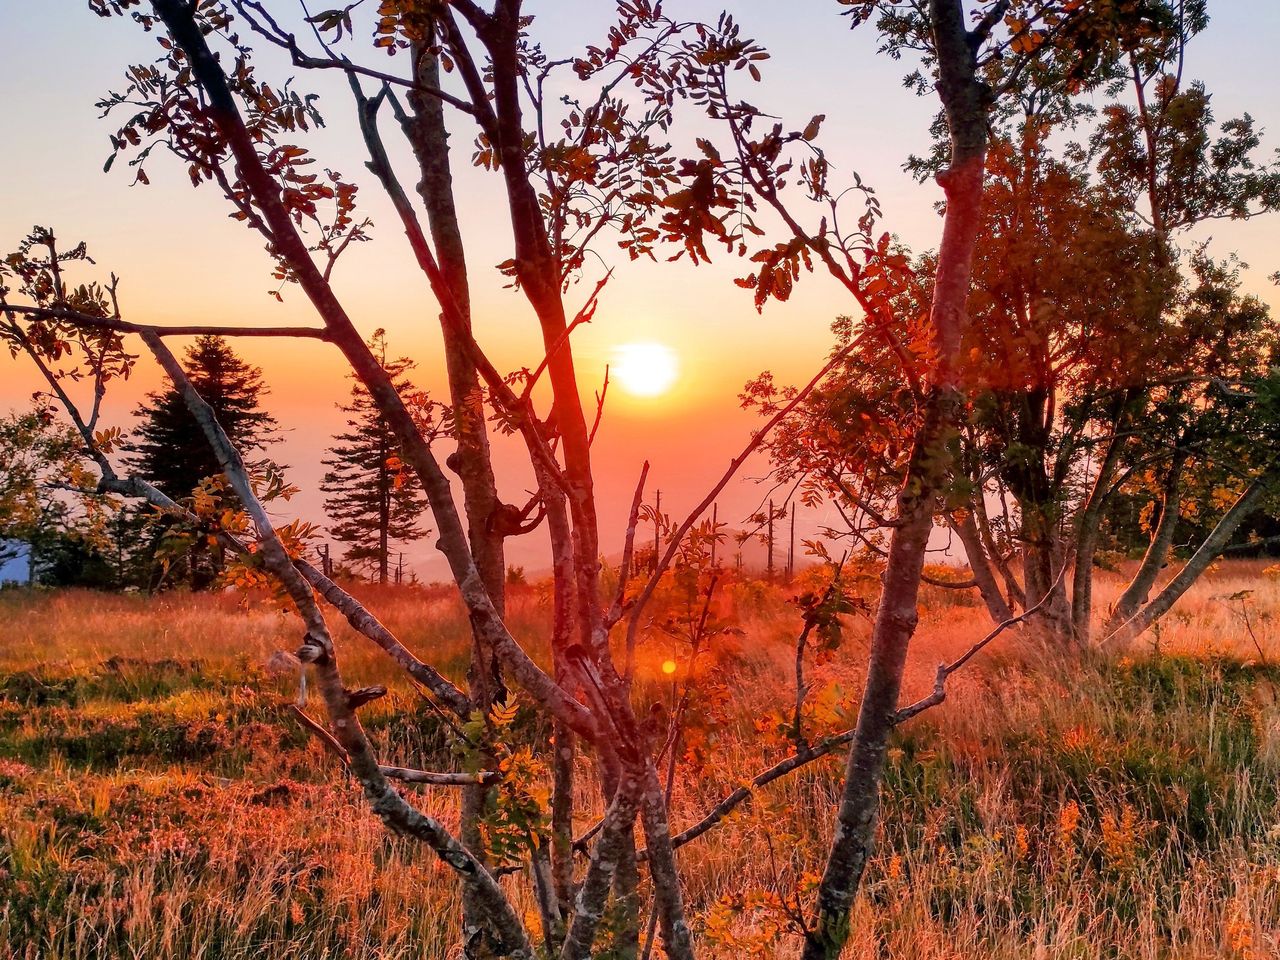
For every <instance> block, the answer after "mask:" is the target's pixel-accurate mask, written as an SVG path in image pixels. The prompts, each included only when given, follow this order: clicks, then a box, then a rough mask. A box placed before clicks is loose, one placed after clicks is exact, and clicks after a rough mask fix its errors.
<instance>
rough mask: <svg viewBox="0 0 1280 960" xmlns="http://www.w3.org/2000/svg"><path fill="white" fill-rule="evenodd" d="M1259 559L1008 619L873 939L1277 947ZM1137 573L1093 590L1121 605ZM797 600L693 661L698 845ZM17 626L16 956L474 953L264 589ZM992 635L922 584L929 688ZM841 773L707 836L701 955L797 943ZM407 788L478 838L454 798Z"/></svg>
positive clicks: (759, 752)
mask: <svg viewBox="0 0 1280 960" xmlns="http://www.w3.org/2000/svg"><path fill="white" fill-rule="evenodd" d="M1264 566H1265V565H1264V564H1262V563H1258V562H1244V561H1240V562H1235V563H1224V564H1220V565H1219V566H1218V567H1217V568H1216V569H1215V570H1214V571H1213V572H1212V573H1211V574H1209V575H1208V576H1207V577H1205V578H1204V579H1202V581H1201V582H1200V583H1199V584H1198V585H1197V586H1196V587H1195V589H1194V590H1193V591H1192V593H1191V594H1189V595H1188V596H1187V597H1186V598H1184V600H1183V602H1182V603H1181V604H1180V606H1179V607H1177V608H1175V610H1174V612H1173V613H1172V614H1171V615H1170V616H1169V617H1168V618H1166V620H1165V621H1164V622H1163V624H1162V625H1161V627H1160V630H1159V631H1158V632H1156V633H1153V634H1149V635H1148V636H1146V637H1144V638H1143V639H1142V640H1141V641H1139V643H1138V644H1137V645H1135V646H1134V647H1133V648H1132V649H1130V650H1127V651H1123V652H1117V653H1115V654H1111V655H1107V656H1101V655H1099V656H1091V657H1089V658H1087V659H1086V660H1084V661H1080V660H1072V661H1068V660H1064V659H1062V658H1059V657H1055V656H1053V655H1051V654H1047V653H1046V651H1044V650H1043V649H1040V648H1039V647H1037V646H1035V645H1033V643H1032V642H1031V641H1029V640H1027V639H1025V638H1020V637H1018V636H1015V635H1013V634H1009V635H1006V636H1004V637H1002V638H1001V639H1000V640H999V641H997V643H996V644H994V645H993V646H992V647H991V648H989V649H988V651H987V652H985V653H984V654H983V655H982V656H981V657H980V658H979V659H978V660H977V661H975V662H974V664H973V665H972V667H971V668H969V669H967V670H966V671H964V672H962V673H960V674H957V676H956V678H955V681H954V682H953V684H952V686H951V689H950V696H949V699H948V700H947V702H946V703H945V704H943V705H942V706H940V707H938V708H936V709H934V710H932V711H930V712H928V713H926V714H924V715H922V716H920V717H919V718H917V719H915V720H914V721H912V722H911V723H909V724H907V725H906V726H905V727H904V728H903V729H902V731H901V732H900V735H899V736H898V737H897V739H896V741H895V745H894V748H893V750H892V752H891V757H890V763H889V770H888V779H887V784H886V791H885V797H884V806H883V815H882V820H881V837H880V843H879V848H878V853H877V856H876V858H875V860H874V862H873V864H872V866H871V868H870V873H869V875H868V879H867V882H866V884H865V887H864V892H863V894H862V896H861V897H860V900H859V904H858V908H857V911H856V915H855V918H854V925H853V926H854V933H853V938H852V941H851V945H850V949H849V952H848V955H849V956H852V957H857V958H864V957H865V958H871V957H876V958H881V957H883V958H897V957H902V958H919V960H944V958H955V960H959V958H966V960H968V958H979V957H982V958H993V960H1015V958H1018V960H1022V958H1035V960H1042V958H1043V960H1095V958H1096V960H1103V958H1108V960H1110V958H1126V960H1127V958H1133V960H1139V958H1141V960H1166V958H1168V960H1172V958H1180V960H1182V958H1185V960H1191V958H1238V960H1246V958H1249V960H1263V958H1274V957H1277V956H1280V703H1278V701H1280V638H1278V637H1277V630H1276V623H1277V620H1278V619H1280V578H1277V577H1276V576H1274V574H1266V573H1264V572H1263V567H1264ZM1115 590H1116V587H1115V585H1114V584H1112V583H1110V582H1104V583H1103V584H1100V586H1099V593H1100V596H1099V600H1100V603H1099V607H1100V608H1103V609H1105V607H1106V604H1107V603H1108V602H1109V601H1110V599H1112V596H1111V594H1112V593H1114V592H1115ZM791 592H793V591H789V590H788V589H787V588H785V587H777V586H767V585H764V584H760V583H754V582H749V581H743V582H740V583H737V584H735V585H734V586H733V588H732V589H731V590H729V591H728V592H727V594H726V597H725V600H724V603H725V605H726V610H725V611H724V614H725V616H726V617H730V618H732V619H733V620H734V621H735V622H736V623H737V624H738V626H739V627H740V628H741V634H740V635H737V636H735V637H734V638H733V639H732V642H729V641H726V643H725V645H724V646H725V648H724V649H723V650H722V651H720V652H719V653H718V654H717V659H716V662H715V664H714V665H713V667H709V668H708V672H707V673H706V674H705V676H700V677H699V678H698V682H699V683H700V684H701V683H703V682H705V686H706V689H707V690H708V691H713V692H714V693H715V695H714V696H713V695H711V694H708V697H707V701H708V706H707V710H708V711H709V715H713V716H714V718H715V719H714V722H710V721H708V722H707V723H706V724H705V725H704V726H703V727H701V728H700V729H699V731H698V733H697V735H696V737H694V736H692V735H691V738H690V744H691V746H690V758H689V761H688V763H687V764H686V765H685V766H684V767H682V775H681V776H678V777H677V780H676V788H675V791H674V794H673V797H672V818H673V821H674V823H675V826H676V827H677V829H679V828H681V827H683V826H685V825H688V824H689V823H692V822H694V821H695V820H697V819H698V818H700V817H701V815H702V813H703V812H704V811H705V810H706V809H707V808H709V807H710V806H711V805H713V804H714V803H715V802H716V800H718V799H719V798H720V797H722V796H724V795H725V794H726V793H727V792H729V791H731V790H732V789H733V788H734V787H735V786H736V785H737V784H738V783H739V782H740V781H741V780H743V779H744V778H745V777H747V776H749V775H751V774H752V773H754V772H756V771H758V770H761V769H763V768H764V767H766V766H768V765H769V764H770V763H772V762H773V761H775V760H776V759H778V758H779V757H780V756H782V755H783V754H784V752H785V751H786V745H785V743H784V742H780V741H779V740H778V738H772V739H771V738H770V737H769V736H768V728H769V727H770V724H771V723H773V720H771V718H774V717H784V716H785V715H786V711H787V709H788V707H787V705H788V703H789V701H790V698H791V695H792V686H791V684H792V678H791V670H792V662H793V657H794V650H793V646H792V644H793V643H794V638H795V634H796V631H797V628H798V616H797V612H796V610H795V608H794V606H792V605H790V604H788V603H787V602H786V600H787V597H788V596H789V595H790V593H791ZM364 593H365V594H367V595H369V598H370V599H371V602H372V605H373V607H374V608H375V609H377V610H378V611H379V613H380V615H382V616H383V618H384V619H385V620H386V621H387V622H388V624H389V625H390V626H392V627H393V628H395V629H396V630H397V631H398V632H399V634H400V636H401V637H402V638H403V639H404V640H405V641H406V643H407V644H408V645H409V646H410V647H412V648H414V649H415V650H417V651H419V652H421V653H422V654H423V655H424V656H425V657H426V658H427V659H429V660H431V661H432V662H434V663H436V664H438V665H440V666H442V667H443V668H445V669H447V671H448V672H450V673H451V674H453V675H455V676H460V675H461V674H462V673H463V672H464V670H465V662H466V626H465V618H464V617H463V615H462V613H461V610H460V609H459V608H458V606H457V605H456V604H455V602H454V601H453V600H452V598H451V597H450V595H449V594H448V593H447V592H446V591H443V590H432V589H428V588H420V587H405V588H396V589H392V588H385V589H382V590H379V589H377V588H365V589H364ZM545 610H546V603H545V598H544V597H543V596H542V595H541V593H540V591H539V589H538V588H537V587H536V586H534V587H529V588H526V589H524V590H522V591H520V592H519V593H517V595H516V596H515V597H514V598H513V600H512V603H511V616H510V619H511V621H512V624H513V628H514V631H515V633H516V635H517V636H520V637H523V638H533V639H532V641H531V644H532V645H533V646H534V647H538V646H539V641H538V640H537V638H539V637H541V636H545V633H546V627H547V622H546V621H547V617H546V613H545ZM0 618H3V623H4V625H5V626H4V632H3V641H0V956H5V957H14V958H21V960H35V958H42V960H43V958H60V960H61V958H67V960H71V958H92V957H104V956H113V957H114V956H119V957H130V958H135V960H153V958H154V960H159V958H173V957H184V958H186V957H190V958H204V960H214V958H218V960H222V958H250V957H252V958H260V960H285V958H303V957H306V958H321V957H333V958H337V957H351V958H361V960H366V958H367V960H373V958H378V960H401V958H405V960H407V958H410V957H413V958H418V960H421V958H426V960H437V958H440V960H444V958H449V957H453V956H455V955H456V954H455V953H452V952H451V950H452V949H453V948H452V947H451V945H452V944H454V943H456V916H457V912H458V909H457V891H456V885H455V882H454V880H453V878H452V876H451V874H450V873H449V872H448V871H447V870H446V869H445V868H443V867H442V866H441V865H440V864H439V863H437V862H436V861H435V860H434V859H433V857H432V856H431V855H430V854H429V853H426V852H424V851H423V850H422V849H421V848H419V847H415V846H413V845H411V844H407V843H405V842H403V841H400V840H397V839H395V838H392V837H390V836H388V835H387V833H386V832H385V831H384V830H383V828H382V827H381V825H380V824H379V823H378V822H377V821H376V819H375V818H373V817H372V816H371V815H370V814H369V813H368V812H367V810H366V809H365V807H364V805H363V802H362V799H361V797H360V796H359V791H358V788H357V787H356V786H355V785H354V783H353V782H352V781H351V780H350V779H349V778H347V777H346V776H345V775H344V774H343V772H342V771H341V769H340V768H338V767H337V766H336V765H335V762H334V760H333V758H332V757H330V756H329V755H327V754H326V753H325V752H324V751H323V749H322V748H321V746H320V745H319V744H318V743H317V742H316V741H315V740H314V739H313V738H311V737H310V736H309V735H308V734H307V733H306V732H304V731H303V729H302V728H301V727H300V726H299V725H298V723H297V722H296V721H295V720H294V719H292V717H291V716H290V714H289V712H288V710H287V708H286V707H285V706H284V705H285V704H287V703H288V702H289V701H290V700H291V699H292V698H293V697H295V696H296V694H297V677H296V675H295V674H291V673H288V672H285V673H276V672H273V671H271V670H269V669H268V668H267V664H268V662H269V660H270V658H271V655H272V654H273V652H275V651H277V650H292V649H294V648H295V647H296V646H297V641H298V636H297V634H298V627H297V623H296V621H295V620H293V619H292V618H291V617H289V616H288V615H286V614H284V613H282V612H281V611H280V609H279V608H278V606H276V605H273V604H272V602H271V601H270V600H269V599H268V598H266V597H264V596H254V595H250V596H245V595H240V594H233V593H222V594H196V595H191V594H185V593H181V592H175V593H168V594H163V595H159V596H154V597H145V596H114V595H102V594H93V593H88V592H77V591H61V592H36V593H28V592H25V591H17V590H14V591H6V592H3V593H0ZM986 628H987V624H986V620H985V613H984V612H983V610H982V609H981V608H979V607H976V606H973V605H971V601H970V600H969V599H967V598H965V597H962V596H958V595H957V594H955V593H953V592H949V591H943V590H937V589H930V590H929V591H928V592H927V596H926V598H925V606H924V609H923V611H922V620H921V628H920V632H919V635H918V639H917V641H916V642H915V645H914V647H913V654H912V666H911V672H910V675H909V680H908V687H909V689H908V694H909V695H914V694H920V693H923V692H924V691H926V690H927V689H929V687H930V686H931V683H932V675H933V669H934V667H935V665H936V664H937V662H938V661H939V660H940V659H942V658H945V657H948V656H954V655H955V654H957V653H959V652H961V651H963V650H964V649H966V648H967V647H968V646H969V645H970V644H971V643H972V642H973V641H974V640H976V639H977V638H978V637H980V636H981V635H982V634H983V633H984V632H985V630H986ZM868 633H869V625H868V623H867V620H866V618H865V616H862V615H855V616H853V617H850V618H849V620H848V623H847V625H846V629H845V635H844V638H843V642H842V643H841V645H840V647H839V648H838V649H837V650H835V651H833V652H830V653H828V654H825V655H823V656H822V657H821V661H822V662H820V663H818V664H815V665H812V666H811V668H810V671H811V674H812V676H813V685H814V691H815V693H814V696H813V701H814V704H815V705H814V714H813V718H812V722H813V723H814V724H815V725H821V724H828V725H830V727H831V728H832V729H836V728H838V727H839V726H840V724H841V723H845V722H847V720H848V710H849V708H850V704H851V703H852V702H853V698H854V695H855V694H856V692H857V690H858V689H859V685H860V675H861V673H862V670H863V666H862V660H863V658H864V656H865V650H866V639H867V634H868ZM339 639H340V643H341V652H342V656H343V660H344V670H345V673H346V675H347V677H348V681H349V682H350V683H351V684H352V685H355V684H366V683H385V684H387V685H388V686H389V687H390V689H391V692H390V694H389V695H388V696H387V697H386V698H384V699H382V700H380V701H378V702H376V703H375V704H372V705H371V706H370V707H369V708H367V709H366V710H365V711H364V712H363V713H362V718H363V719H364V720H365V721H366V723H367V725H368V727H369V728H370V731H371V733H372V734H373V736H374V738H375V740H376V741H377V742H378V743H379V745H380V746H381V747H382V748H383V752H384V755H386V756H388V757H390V758H394V759H395V760H396V761H397V762H403V763H405V764H411V765H416V766H422V767H428V768H433V769H448V768H449V767H450V764H451V763H453V762H454V759H453V757H452V756H451V753H450V749H449V734H448V732H447V730H445V729H443V728H442V726H441V724H440V722H439V720H438V719H437V715H436V714H435V713H434V712H432V710H431V709H430V708H429V707H428V705H427V704H425V702H424V701H423V699H422V697H421V696H420V695H419V694H418V693H417V692H416V691H415V690H414V689H413V688H412V687H411V686H409V685H408V684H407V683H406V682H405V681H404V680H403V679H402V678H401V677H400V676H399V675H397V674H396V673H395V672H394V671H393V670H392V669H391V668H390V666H389V664H388V663H387V662H386V661H385V660H384V659H383V658H382V657H383V655H382V654H381V652H380V651H378V650H376V649H374V648H372V647H371V646H370V645H369V644H367V643H366V642H364V641H363V640H362V639H361V638H359V637H356V636H354V635H352V634H350V633H349V632H343V633H341V635H340V638H339ZM674 656H678V650H677V651H674V652H673V651H672V650H670V649H668V648H667V647H664V646H663V641H660V640H657V639H654V640H653V641H652V642H651V643H650V644H649V646H648V649H647V652H646V655H645V657H644V658H642V663H641V667H642V669H641V671H640V675H641V677H642V679H643V684H644V689H643V690H642V695H645V696H655V697H658V698H661V697H664V696H667V695H668V693H669V691H668V689H667V688H668V687H670V686H672V685H674V684H679V683H680V682H681V677H680V675H679V673H678V674H677V675H676V678H675V679H668V678H665V677H664V675H663V674H662V671H661V663H662V661H663V660H664V659H668V658H671V657H674ZM912 698H914V697H912ZM526 720H527V722H529V723H531V724H532V723H534V721H532V720H528V719H527V718H526ZM522 722H524V721H522ZM531 733H536V731H531ZM840 773H841V760H840V759H839V758H836V757H832V758H829V759H827V760H825V761H823V762H820V763H815V764H813V765H811V766H809V767H806V768H804V769H803V770H801V771H800V772H798V773H797V774H795V775H793V776H792V777H790V778H786V779H783V780H781V781H779V782H777V783H775V784H773V785H771V786H770V787H768V788H766V789H764V790H762V791H759V793H758V794H757V796H756V797H755V798H754V800H753V801H752V802H751V803H749V804H746V805H744V806H743V807H741V808H739V811H738V812H737V813H735V814H734V815H733V816H732V817H730V818H729V820H728V821H727V822H725V823H723V824H722V825H721V826H720V827H718V828H717V829H715V830H713V831H711V832H710V833H708V834H706V835H705V836H703V837H702V838H700V839H699V840H696V841H694V842H693V843H691V844H689V845H687V846H685V847H684V848H682V850H681V856H682V860H683V864H684V869H685V872H686V875H687V878H688V880H687V882H688V894H689V899H690V902H691V904H692V906H693V909H694V911H695V915H696V929H697V931H698V936H699V939H700V947H701V955H704V956H707V957H715V958H720V957H726V958H727V957H734V958H754V957H759V958H771V957H788V956H791V955H792V954H793V952H794V949H795V944H796V941H795V938H794V937H793V936H791V935H790V934H789V932H788V929H789V928H788V923H789V920H788V917H789V916H790V915H792V914H793V913H794V912H795V908H796V906H798V905H799V904H801V903H803V902H804V898H805V897H806V895H807V893H808V892H809V891H810V890H811V889H812V886H813V884H814V882H815V876H814V873H813V871H815V870H818V869H820V866H821V862H822V851H823V845H824V842H825V839H826V835H827V833H828V831H829V830H830V826H831V818H832V811H833V809H834V800H835V797H836V796H837V794H838V790H839V784H840ZM414 789H417V790H418V791H420V795H419V796H418V797H417V798H416V799H417V802H419V803H421V804H423V805H425V806H429V807H430V808H431V809H432V810H433V811H435V812H436V813H437V814H439V815H441V816H442V817H443V818H444V819H446V820H447V821H449V822H451V823H456V819H457V814H456V804H457V798H456V795H455V794H454V793H452V792H451V791H450V788H414ZM584 792H585V791H584ZM580 813H581V820H582V822H583V823H584V824H585V823H588V822H590V818H591V816H592V813H593V811H590V810H583V811H580Z"/></svg>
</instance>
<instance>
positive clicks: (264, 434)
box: [125, 336, 279, 589]
mask: <svg viewBox="0 0 1280 960" xmlns="http://www.w3.org/2000/svg"><path fill="white" fill-rule="evenodd" d="M184 367H185V368H186V371H187V375H188V376H189V377H190V378H191V382H192V383H193V384H194V385H195V387H196V389H197V390H198V391H199V393H200V395H201V396H202V397H203V398H204V399H205V401H206V402H207V403H208V404H209V406H211V407H212V408H213V411H214V413H215V414H216V415H217V418H218V423H220V424H221V425H222V428H223V430H225V431H226V433H227V436H228V437H230V438H231V440H232V441H233V442H234V443H235V444H236V446H237V447H239V448H240V449H241V450H242V451H244V452H245V453H246V454H250V453H252V452H255V451H261V450H262V449H263V448H264V447H265V446H266V445H267V444H268V443H270V442H271V441H272V440H273V439H275V437H276V436H277V429H276V420H275V418H274V417H272V416H271V415H270V414H269V413H267V412H265V411H264V410H263V409H262V408H261V402H262V399H263V398H264V397H265V396H266V395H267V394H268V393H269V392H270V391H269V390H268V389H267V386H266V384H265V383H264V382H263V378H262V370H261V368H259V367H255V366H253V365H251V364H249V363H246V362H245V361H244V360H243V359H241V358H240V357H239V356H238V355H237V354H236V352H235V351H234V350H233V349H232V348H231V345H230V344H229V343H228V342H227V341H226V339H224V338H223V337H217V336H202V337H199V338H197V339H196V341H195V343H193V344H192V345H191V346H190V347H189V348H188V349H187V352H186V361H185V363H184ZM134 416H135V417H137V418H138V419H139V424H138V427H137V429H136V431H135V432H134V436H133V438H132V439H131V441H130V442H129V443H128V444H127V445H126V446H125V449H126V450H127V451H128V452H129V454H130V457H129V459H128V461H127V462H128V464H129V466H130V467H131V468H132V469H133V470H135V471H136V472H137V473H138V475H139V476H142V477H145V478H146V479H147V480H149V481H150V482H151V483H153V484H155V485H156V486H157V487H159V488H160V489H161V490H162V491H164V492H165V493H167V494H168V495H169V496H171V497H173V498H174V499H177V500H181V499H183V498H185V497H190V496H191V495H192V493H193V491H194V490H195V489H196V487H198V486H200V484H201V481H203V480H205V479H206V478H207V477H221V475H222V469H221V467H220V466H219V465H218V461H217V459H216V458H215V456H214V453H213V450H212V448H211V447H210V446H209V443H208V441H207V440H206V439H205V436H204V431H203V430H202V429H201V428H200V425H199V424H198V423H197V422H196V420H195V418H194V417H193V416H192V415H191V412H190V410H188V408H187V404H186V401H185V400H183V398H182V394H180V393H179V392H178V390H177V388H176V387H174V386H173V385H172V384H170V385H169V386H168V387H167V388H166V389H164V390H162V391H157V392H154V393H149V394H147V398H146V401H145V402H144V403H141V404H139V405H138V407H137V408H135V410H134ZM250 465H251V466H252V467H254V468H258V467H261V466H262V463H261V462H259V463H252V464H250ZM277 469H279V468H278V467H277ZM128 526H129V527H131V528H132V529H131V530H130V531H129V533H128V536H129V537H130V538H131V539H134V540H135V541H137V542H140V543H146V544H149V546H148V547H147V549H148V550H150V551H151V552H152V553H153V555H155V556H156V557H158V558H160V557H163V559H161V561H160V562H159V563H157V564H152V565H149V569H148V570H147V571H146V577H145V581H144V585H146V586H150V587H154V586H156V585H157V584H159V583H161V582H163V581H164V580H165V578H166V575H167V573H168V571H169V569H170V567H171V565H172V562H173V560H174V559H175V557H174V554H179V555H180V556H181V558H182V559H183V562H184V563H183V565H184V567H185V572H186V580H187V583H188V585H189V586H190V587H191V588H192V589H200V588H202V587H207V586H208V585H209V584H210V583H212V582H213V581H214V579H215V578H216V576H217V574H218V572H219V571H220V570H221V569H222V552H221V550H220V549H219V548H218V547H217V546H216V545H214V544H211V543H209V542H208V541H206V540H205V539H204V538H201V537H191V536H176V537H175V536H174V535H173V534H174V530H175V525H174V524H173V522H172V521H169V520H157V518H156V517H155V516H154V515H153V514H152V513H151V512H150V511H146V510H144V511H142V512H140V513H138V512H135V513H133V514H132V515H131V517H130V519H129V524H128Z"/></svg>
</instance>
